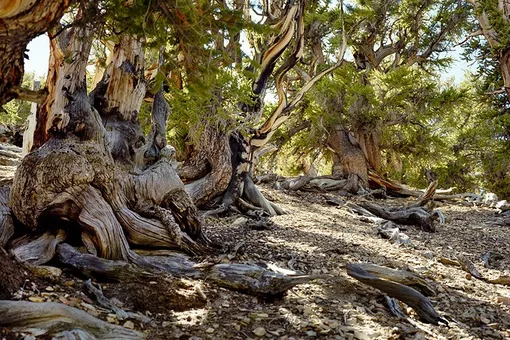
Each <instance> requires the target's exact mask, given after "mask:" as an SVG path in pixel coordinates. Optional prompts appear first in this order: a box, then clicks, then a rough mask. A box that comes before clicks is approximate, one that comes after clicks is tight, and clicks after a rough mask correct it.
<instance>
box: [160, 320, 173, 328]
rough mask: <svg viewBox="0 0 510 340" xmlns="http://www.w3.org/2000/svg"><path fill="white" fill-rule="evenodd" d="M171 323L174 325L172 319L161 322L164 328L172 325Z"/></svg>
mask: <svg viewBox="0 0 510 340" xmlns="http://www.w3.org/2000/svg"><path fill="white" fill-rule="evenodd" d="M171 325H172V323H171V322H170V321H163V322H162V323H161V327H163V328H167V327H170V326H171Z"/></svg>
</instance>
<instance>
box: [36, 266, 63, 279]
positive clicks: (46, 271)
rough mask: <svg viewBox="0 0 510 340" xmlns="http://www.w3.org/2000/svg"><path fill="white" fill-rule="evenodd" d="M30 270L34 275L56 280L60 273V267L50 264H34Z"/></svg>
mask: <svg viewBox="0 0 510 340" xmlns="http://www.w3.org/2000/svg"><path fill="white" fill-rule="evenodd" d="M31 270H32V272H33V273H34V274H35V275H37V276H39V277H43V278H46V279H50V280H56V279H58V278H59V277H60V276H61V275H62V269H60V268H57V267H52V266H34V267H32V268H31Z"/></svg>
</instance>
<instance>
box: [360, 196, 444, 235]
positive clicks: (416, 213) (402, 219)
mask: <svg viewBox="0 0 510 340" xmlns="http://www.w3.org/2000/svg"><path fill="white" fill-rule="evenodd" d="M359 205H360V206H361V207H362V208H364V209H366V210H368V211H369V212H370V213H372V214H374V215H375V216H377V217H380V218H383V219H385V220H388V221H393V222H395V223H398V224H404V225H416V226H419V227H420V228H421V229H422V230H425V231H429V232H433V231H435V230H436V227H435V221H436V220H437V219H440V220H441V213H440V212H437V211H435V212H433V213H432V214H430V213H429V212H428V211H426V210H425V209H423V208H422V207H408V208H403V209H396V210H388V209H386V208H384V207H381V206H379V205H377V204H375V203H370V202H363V203H360V204H359Z"/></svg>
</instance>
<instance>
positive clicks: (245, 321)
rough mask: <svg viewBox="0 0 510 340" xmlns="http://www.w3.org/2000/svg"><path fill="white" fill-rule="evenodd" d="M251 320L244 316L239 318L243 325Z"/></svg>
mask: <svg viewBox="0 0 510 340" xmlns="http://www.w3.org/2000/svg"><path fill="white" fill-rule="evenodd" d="M250 322H251V320H250V318H248V317H246V318H243V319H242V320H241V323H242V324H243V325H245V326H247V325H249V324H250Z"/></svg>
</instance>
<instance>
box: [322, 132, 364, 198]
mask: <svg viewBox="0 0 510 340" xmlns="http://www.w3.org/2000/svg"><path fill="white" fill-rule="evenodd" d="M327 143H328V148H329V150H330V151H331V153H332V158H333V169H332V173H333V175H338V176H341V177H345V178H349V177H350V180H349V183H350V184H349V186H348V187H346V188H345V189H346V190H348V191H350V192H352V193H357V192H358V190H359V189H360V188H367V187H368V165H367V161H366V158H365V154H364V153H363V151H362V149H361V148H360V146H359V143H358V141H357V140H356V138H355V137H354V134H353V133H352V132H349V131H346V130H345V129H344V128H343V127H342V126H339V125H337V126H336V127H335V128H334V129H332V130H330V134H329V136H328V141H327Z"/></svg>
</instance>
